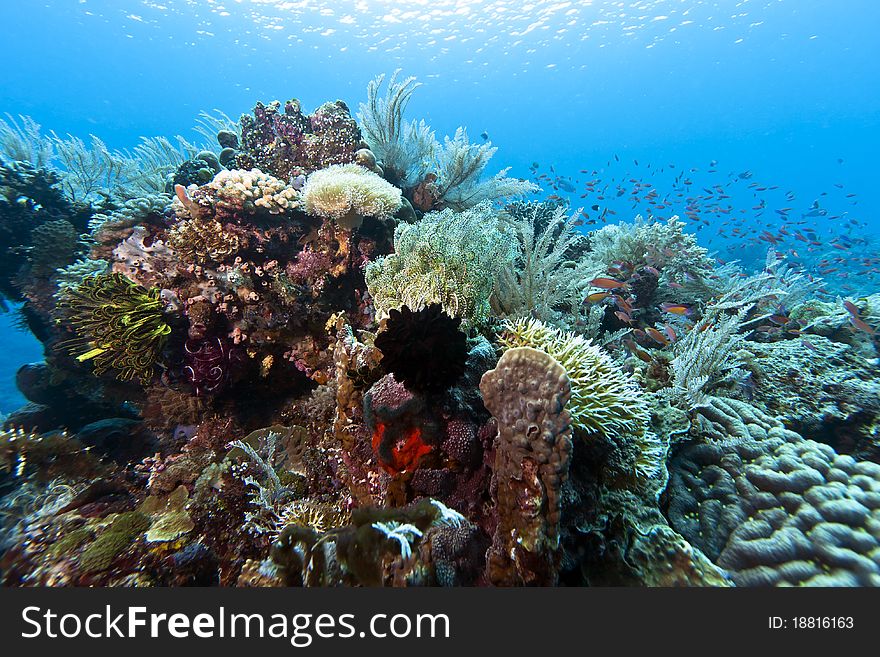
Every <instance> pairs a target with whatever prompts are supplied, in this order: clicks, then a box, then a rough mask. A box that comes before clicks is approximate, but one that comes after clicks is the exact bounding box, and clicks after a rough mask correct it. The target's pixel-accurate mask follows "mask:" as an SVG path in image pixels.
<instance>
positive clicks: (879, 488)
mask: <svg viewBox="0 0 880 657" xmlns="http://www.w3.org/2000/svg"><path fill="white" fill-rule="evenodd" d="M670 471H671V472H670V474H671V477H670V486H669V489H668V491H667V495H668V497H669V499H670V505H669V518H670V522H671V523H672V525H673V527H675V528H676V529H677V530H678V531H680V532H681V533H682V534H683V535H684V536H685V538H687V539H688V540H690V541H691V542H692V543H694V544H695V545H696V546H698V547H700V548H701V549H702V550H704V552H706V554H707V555H708V556H709V557H710V558H713V559H714V560H715V562H716V563H717V564H718V565H719V566H721V567H722V568H724V569H725V570H727V571H728V572H729V573H730V574H731V577H732V579H733V580H734V582H736V584H737V585H739V586H880V465H877V464H875V463H872V462H869V461H857V460H855V459H853V458H852V457H851V456H848V455H841V454H837V453H836V452H835V451H834V450H833V449H832V448H831V447H829V446H828V445H824V444H821V443H817V442H814V441H812V440H806V439H804V438H801V437H800V436H798V435H797V434H794V433H792V432H787V433H786V434H784V435H782V436H779V435H777V436H772V437H768V438H764V439H763V440H754V439H753V440H742V439H738V440H733V441H728V442H726V443H702V444H696V445H691V446H688V447H686V448H684V449H683V450H682V451H681V452H679V453H678V454H676V456H675V457H674V458H673V459H672V462H671V464H670Z"/></svg>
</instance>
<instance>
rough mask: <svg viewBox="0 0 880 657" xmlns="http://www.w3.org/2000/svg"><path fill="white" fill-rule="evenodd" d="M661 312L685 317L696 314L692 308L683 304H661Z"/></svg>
mask: <svg viewBox="0 0 880 657" xmlns="http://www.w3.org/2000/svg"><path fill="white" fill-rule="evenodd" d="M660 310H662V311H663V312H665V313H672V314H673V315H683V316H684V317H690V316H691V315H692V314H693V313H694V309H693V308H691V307H690V306H685V305H684V304H681V303H667V302H664V303H661V304H660Z"/></svg>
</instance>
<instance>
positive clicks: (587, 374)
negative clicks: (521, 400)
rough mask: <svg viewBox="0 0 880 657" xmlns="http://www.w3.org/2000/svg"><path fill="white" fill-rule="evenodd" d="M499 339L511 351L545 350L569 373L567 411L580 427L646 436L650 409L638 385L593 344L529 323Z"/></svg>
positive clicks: (508, 329) (515, 326)
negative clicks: (528, 348) (524, 349)
mask: <svg viewBox="0 0 880 657" xmlns="http://www.w3.org/2000/svg"><path fill="white" fill-rule="evenodd" d="M499 339H500V342H501V344H502V346H504V347H506V348H508V349H512V348H514V347H532V348H534V349H540V350H541V351H544V352H546V353H548V354H550V356H552V357H553V358H554V359H555V360H556V361H558V362H559V363H560V365H562V367H563V368H565V371H566V372H567V374H568V377H569V379H570V380H571V400H570V401H569V403H568V410H569V412H570V413H571V418H572V424H574V425H575V426H576V427H580V428H581V429H583V430H584V431H586V432H587V433H588V434H594V433H602V434H603V435H605V436H608V437H614V436H619V435H630V436H641V435H643V434H644V433H645V430H646V424H647V421H648V406H647V401H646V399H645V398H644V396H643V394H642V393H641V391H640V390H639V388H638V386H637V384H636V383H635V381H634V380H632V379H631V378H630V377H628V376H627V375H626V374H624V372H623V371H622V370H621V369H620V368H619V367H617V365H615V364H614V362H613V361H612V360H611V357H610V356H608V355H607V354H606V353H605V352H603V351H602V349H601V348H599V347H598V346H596V345H594V344H593V343H592V342H590V341H589V340H586V339H584V338H582V337H581V336H579V335H576V334H574V333H567V332H564V331H561V330H559V329H557V328H554V327H552V326H548V325H547V324H544V323H543V322H540V321H538V320H524V319H521V320H518V321H516V322H510V323H508V324H507V327H506V329H505V331H504V332H503V333H502V334H501V335H500V336H499Z"/></svg>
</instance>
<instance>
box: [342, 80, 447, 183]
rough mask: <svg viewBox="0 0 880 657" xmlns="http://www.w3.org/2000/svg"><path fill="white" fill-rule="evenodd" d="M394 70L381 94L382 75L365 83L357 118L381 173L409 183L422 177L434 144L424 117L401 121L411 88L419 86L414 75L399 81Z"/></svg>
mask: <svg viewBox="0 0 880 657" xmlns="http://www.w3.org/2000/svg"><path fill="white" fill-rule="evenodd" d="M399 73H400V70H399V69H398V70H396V71H395V72H394V73H393V74H392V76H391V79H390V80H389V81H388V86H387V87H386V91H385V97H384V98H382V97H380V96H379V89H380V87H381V86H382V82H383V81H384V80H385V75H384V74H383V75H379V76H378V77H376V78H375V79H374V80H371V81H370V83H369V85H367V103H366V104H364V103H361V106H360V112H359V113H358V119H359V120H360V122H361V128H362V129H363V132H364V138H365V140H366V142H367V143H368V144H369V145H370V148H371V149H372V151H373V153H375V155H376V158H377V159H378V160H379V161H380V162H381V163H382V167H383V168H384V170H385V174H386V175H387V176H389V178H390V179H391V180H392V181H395V182H397V183H398V184H400V185H401V186H402V187H412V186H413V185H416V184H417V183H418V182H419V181H420V180H421V179H422V178H424V177H425V174H426V173H427V170H428V167H429V166H430V164H431V162H433V160H434V154H435V151H436V148H437V143H436V140H435V139H434V133H433V132H431V129H430V128H429V127H428V126H427V125H425V123H424V121H421V122H418V123H417V122H416V121H412V122H410V123H405V122H404V121H403V113H404V111H405V110H406V106H407V104H408V103H409V99H410V97H411V96H412V94H413V92H414V91H415V90H416V89H417V88H418V87H419V86H420V84H419V83H417V82H416V81H415V78H414V77H408V78H406V79H405V80H403V81H402V82H399V81H398V79H397V76H398V74H399Z"/></svg>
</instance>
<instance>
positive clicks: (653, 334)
mask: <svg viewBox="0 0 880 657" xmlns="http://www.w3.org/2000/svg"><path fill="white" fill-rule="evenodd" d="M645 333H647V334H648V337H650V338H651V339H652V340H653V341H654V342H656V343H657V344H660V345H663V346H664V347H665V346H666V345H668V344H669V339H668V338H667V337H666V336H665V335H663V334H662V333H661V332H660V331H658V330H657V329H655V328H654V327H653V326H649V327H647V328H646V329H645Z"/></svg>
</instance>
